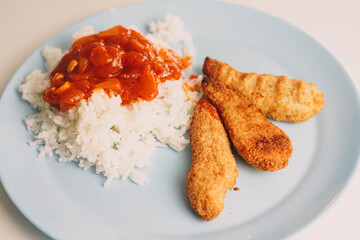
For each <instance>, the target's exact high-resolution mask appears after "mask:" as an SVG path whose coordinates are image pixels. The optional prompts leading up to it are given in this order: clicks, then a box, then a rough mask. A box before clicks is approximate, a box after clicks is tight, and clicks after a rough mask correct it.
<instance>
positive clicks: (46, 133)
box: [19, 14, 202, 185]
mask: <svg viewBox="0 0 360 240" xmlns="http://www.w3.org/2000/svg"><path fill="white" fill-rule="evenodd" d="M132 29H133V27H132ZM89 34H90V35H89ZM75 35H76V36H75ZM75 35H74V37H75V38H77V40H75V42H74V44H73V46H72V47H71V48H70V50H69V51H68V52H67V53H66V54H65V55H64V54H63V52H62V51H61V50H60V49H58V48H51V47H44V48H43V50H42V54H43V56H44V59H45V67H46V70H47V71H46V72H44V73H43V72H41V71H40V70H34V71H33V72H32V73H30V74H29V75H28V76H26V77H25V78H24V80H23V84H22V85H21V86H20V87H19V90H20V92H21V93H22V98H23V99H24V100H26V101H28V102H29V103H30V104H31V106H32V107H33V108H35V109H37V110H38V112H37V113H35V114H33V115H30V116H28V117H27V118H26V119H25V123H26V127H27V129H28V130H29V131H31V132H33V134H34V141H32V142H30V145H31V146H38V145H39V148H38V149H39V157H44V156H45V155H48V156H50V157H51V156H53V154H56V156H57V157H58V159H59V161H61V162H68V161H76V162H78V165H79V166H80V167H82V168H84V169H85V170H86V169H88V168H90V167H91V166H95V167H96V173H98V174H100V173H101V174H103V175H104V176H105V177H106V181H105V185H107V184H108V183H110V182H111V181H112V180H113V179H117V178H121V179H127V178H128V177H129V178H130V179H131V180H132V181H133V182H135V183H137V184H144V183H146V182H148V181H149V179H148V178H147V177H146V175H145V174H144V173H143V172H142V171H140V170H139V169H140V168H143V167H144V166H148V165H150V160H149V158H150V156H151V155H152V153H153V152H154V150H155V149H156V147H167V146H170V147H171V148H173V149H174V150H176V151H182V150H183V149H185V148H186V146H187V145H188V144H189V140H188V139H186V137H185V133H186V131H187V130H188V129H189V127H190V121H191V115H192V113H193V110H194V108H195V104H196V102H197V101H198V100H199V99H200V98H201V96H202V91H201V89H198V88H196V87H195V86H197V85H198V84H199V83H200V81H201V76H198V77H192V78H191V79H189V78H187V77H184V76H186V74H188V75H190V70H191V68H190V67H188V68H186V67H187V66H188V64H190V63H191V59H192V57H193V56H194V50H195V49H194V47H193V46H192V43H191V36H190V34H189V33H188V32H187V31H185V30H184V28H183V23H182V22H181V21H180V19H179V17H177V16H172V15H170V14H168V15H166V17H165V20H164V21H157V22H152V23H150V33H149V34H147V35H146V36H145V37H144V36H142V35H141V34H140V33H139V32H138V31H137V30H131V29H129V28H128V29H125V28H124V27H121V26H116V27H114V28H111V29H109V30H107V31H103V32H100V33H99V34H95V33H94V32H93V30H92V29H91V28H89V27H86V28H84V29H83V30H82V31H80V32H77V33H75ZM85 35H88V36H85ZM115 35H116V37H115ZM180 47H181V48H180ZM168 48H171V49H168ZM185 68H186V69H185ZM181 70H184V71H181ZM185 71H189V73H187V72H185ZM185 84H186V86H188V88H186V89H187V90H186V91H185V90H184V88H185V87H184V86H185ZM169 161H171V159H169Z"/></svg>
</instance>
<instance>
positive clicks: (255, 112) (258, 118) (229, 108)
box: [202, 77, 293, 171]
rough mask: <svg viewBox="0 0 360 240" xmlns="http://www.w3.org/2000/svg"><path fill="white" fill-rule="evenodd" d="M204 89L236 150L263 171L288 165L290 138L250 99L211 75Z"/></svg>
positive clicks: (203, 85) (204, 81)
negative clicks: (211, 77) (213, 78)
mask: <svg viewBox="0 0 360 240" xmlns="http://www.w3.org/2000/svg"><path fill="white" fill-rule="evenodd" d="M202 88H203V90H204V92H205V94H206V96H207V97H208V98H209V99H210V101H211V102H212V104H214V106H215V107H216V108H217V110H218V111H219V113H220V115H221V118H222V120H223V122H224V125H225V128H226V130H227V132H228V134H229V136H230V139H231V141H232V143H233V145H234V147H235V149H236V150H237V152H238V153H239V154H240V155H241V156H242V157H243V158H244V160H245V161H246V162H247V163H249V164H250V165H251V166H253V167H255V168H257V169H260V170H263V171H276V170H280V169H282V168H284V167H286V166H287V164H288V162H289V158H290V156H291V154H292V151H293V148H292V145H291V141H290V139H289V137H288V136H287V135H286V134H285V133H284V132H283V131H282V130H281V129H280V128H279V127H277V126H275V125H274V124H273V123H271V122H270V121H269V120H268V119H267V118H266V117H265V116H264V115H263V114H262V113H261V111H260V110H259V109H258V108H257V107H256V106H255V105H254V104H252V103H251V102H250V100H248V99H247V98H246V97H245V96H244V95H242V94H240V93H236V92H235V91H233V90H231V89H230V88H227V87H226V86H225V85H223V84H221V83H219V82H217V81H215V80H212V79H210V78H208V77H205V78H204V80H203V82H202Z"/></svg>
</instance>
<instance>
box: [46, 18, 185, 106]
mask: <svg viewBox="0 0 360 240" xmlns="http://www.w3.org/2000/svg"><path fill="white" fill-rule="evenodd" d="M191 61H192V59H191V57H189V56H185V57H184V58H179V57H178V56H177V55H176V54H175V53H174V52H173V51H172V50H170V49H165V48H158V47H156V46H155V45H154V44H153V43H151V42H150V41H149V40H147V39H146V38H145V37H143V36H142V35H141V34H140V33H138V32H136V31H134V30H131V29H126V28H124V27H122V26H120V25H119V26H115V27H113V28H111V29H109V30H106V31H103V32H100V33H98V34H93V35H90V36H86V37H83V38H80V39H78V40H76V41H75V42H74V43H73V45H72V46H71V48H70V49H69V52H68V53H67V54H65V55H64V56H63V58H62V59H61V61H60V62H59V64H58V65H57V66H56V67H55V69H54V70H53V71H52V72H51V74H50V80H51V86H50V87H48V88H47V89H45V90H44V94H43V97H44V99H45V101H47V102H49V103H50V104H51V105H52V106H54V107H58V108H59V109H60V110H61V111H63V112H64V111H67V110H68V109H70V108H72V107H73V106H75V105H76V104H77V103H79V102H80V101H81V100H82V99H87V98H89V97H90V96H91V95H92V93H93V92H96V91H98V90H103V91H104V92H105V93H107V94H108V95H109V96H117V95H120V96H121V99H122V104H123V105H126V104H129V103H131V102H132V101H138V100H146V101H151V100H152V99H154V98H155V97H156V96H157V95H158V84H159V83H162V82H165V81H166V80H170V79H174V80H178V79H180V78H182V73H181V70H183V69H184V68H186V67H188V66H189V65H190V64H191Z"/></svg>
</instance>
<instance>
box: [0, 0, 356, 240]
mask: <svg viewBox="0 0 360 240" xmlns="http://www.w3.org/2000/svg"><path fill="white" fill-rule="evenodd" d="M135 2H142V1H139V0H135V1H131V0H101V1H91V0H61V1H54V0H53V1H50V0H30V1H27V0H13V1H5V0H0V18H1V21H0V33H1V36H0V66H1V67H0V69H1V70H0V72H1V76H0V94H1V93H2V91H3V90H4V88H5V86H6V84H7V83H8V81H9V80H10V78H11V76H12V75H13V74H14V72H15V71H16V69H17V68H18V67H19V66H20V65H21V64H22V62H23V61H24V60H25V59H26V58H27V57H28V56H29V55H30V54H31V53H32V52H33V51H34V50H36V49H37V48H38V47H39V46H40V45H41V44H43V43H44V42H45V41H47V40H48V39H50V38H51V37H53V36H54V35H56V34H57V33H58V32H60V31H61V30H63V29H65V28H67V27H69V26H70V25H72V24H74V23H76V22H78V21H80V20H82V19H84V18H87V17H89V16H92V15H93V14H96V13H99V12H102V11H105V10H108V9H109V8H112V7H119V6H123V5H127V4H130V3H135ZM228 2H233V3H237V4H241V5H244V6H249V7H252V8H255V9H258V10H262V11H264V12H267V13H270V14H272V15H275V16H277V17H280V18H282V19H284V20H286V21H288V22H290V23H292V24H294V25H296V26H297V27H299V28H300V29H302V30H304V31H305V32H307V33H309V34H310V35H312V36H313V37H314V38H315V39H317V40H318V41H320V42H321V43H322V44H323V45H324V46H325V47H326V48H327V49H329V50H330V52H332V53H333V54H334V55H335V56H336V57H337V58H338V60H339V61H340V62H341V63H342V64H343V66H344V67H345V68H346V70H347V71H348V73H349V74H350V76H351V77H352V79H353V80H354V81H355V82H356V84H357V88H358V89H360V65H359V63H360V14H359V11H360V1H359V0H292V1H289V0H272V1H269V0H257V1H254V0H229V1H228ZM359 124H360V123H359ZM0 134H1V133H0ZM359 227H360V167H358V168H357V170H356V173H355V175H354V176H353V178H352V180H351V181H350V183H349V184H348V186H347V188H346V189H345V191H344V192H343V193H342V194H341V195H340V197H339V198H338V199H337V200H336V201H335V203H334V204H332V206H331V207H330V208H329V209H328V210H327V211H326V212H325V213H323V214H322V215H321V216H320V217H319V218H317V219H316V221H313V222H312V223H311V224H309V225H308V226H307V227H306V228H304V229H301V230H300V231H299V232H297V233H294V234H293V235H292V236H289V237H288V238H287V239H288V240H300V239H301V240H303V239H328V240H334V239H360V231H359ZM0 239H29V240H32V239H48V237H47V236H46V235H45V234H43V233H42V232H41V231H39V230H38V229H37V228H36V227H35V226H34V225H32V223H30V222H29V221H28V220H27V219H26V218H25V217H24V216H23V215H22V214H21V212H19V210H17V208H16V207H15V206H14V204H13V203H12V202H11V200H10V199H9V197H8V196H7V194H6V192H5V190H4V188H3V186H2V185H1V183H0Z"/></svg>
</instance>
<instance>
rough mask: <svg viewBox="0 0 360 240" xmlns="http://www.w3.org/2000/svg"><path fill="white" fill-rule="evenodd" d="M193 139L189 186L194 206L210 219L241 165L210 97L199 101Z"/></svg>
mask: <svg viewBox="0 0 360 240" xmlns="http://www.w3.org/2000/svg"><path fill="white" fill-rule="evenodd" d="M190 140H191V148H192V154H193V155H192V165H191V169H190V171H189V173H188V178H187V184H186V190H187V194H188V197H189V201H190V205H191V207H192V208H193V209H194V210H195V211H196V213H197V214H198V215H199V216H200V217H201V218H202V219H204V220H206V221H209V220H212V219H214V218H216V217H217V216H218V215H219V214H220V213H221V211H222V210H223V208H224V198H225V193H226V190H227V189H231V188H233V187H234V185H235V183H236V178H237V176H238V169H237V166H236V162H235V158H234V156H233V154H232V152H231V149H230V142H229V139H228V137H227V134H226V132H225V129H224V127H223V125H222V123H221V119H220V116H219V114H218V113H217V110H216V109H215V107H214V106H213V105H211V103H210V102H209V101H208V100H207V99H201V100H200V101H199V102H198V104H197V105H196V108H195V112H194V115H193V117H192V122H191V125H190Z"/></svg>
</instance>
